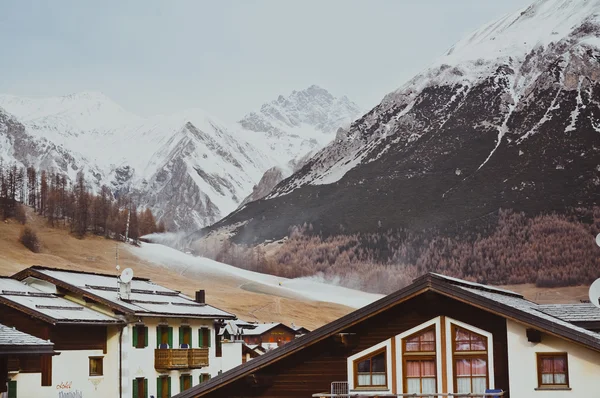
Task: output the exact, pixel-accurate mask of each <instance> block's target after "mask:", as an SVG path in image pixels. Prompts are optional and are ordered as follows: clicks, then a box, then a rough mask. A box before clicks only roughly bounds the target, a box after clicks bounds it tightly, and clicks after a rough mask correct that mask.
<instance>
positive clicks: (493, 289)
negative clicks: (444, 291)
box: [429, 272, 523, 298]
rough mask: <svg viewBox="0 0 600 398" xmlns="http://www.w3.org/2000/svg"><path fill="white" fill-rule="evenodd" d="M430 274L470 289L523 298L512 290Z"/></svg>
mask: <svg viewBox="0 0 600 398" xmlns="http://www.w3.org/2000/svg"><path fill="white" fill-rule="evenodd" d="M429 274H431V275H434V276H436V277H438V278H442V279H445V280H447V281H448V282H451V283H453V284H459V285H462V286H470V287H473V288H476V289H482V290H486V291H489V292H497V293H500V294H507V295H510V296H514V297H520V298H523V295H521V294H519V293H516V292H513V291H510V290H506V289H502V288H499V287H496V286H490V285H484V284H481V283H476V282H469V281H466V280H464V279H459V278H454V277H452V276H446V275H442V274H436V273H435V272H430V273H429Z"/></svg>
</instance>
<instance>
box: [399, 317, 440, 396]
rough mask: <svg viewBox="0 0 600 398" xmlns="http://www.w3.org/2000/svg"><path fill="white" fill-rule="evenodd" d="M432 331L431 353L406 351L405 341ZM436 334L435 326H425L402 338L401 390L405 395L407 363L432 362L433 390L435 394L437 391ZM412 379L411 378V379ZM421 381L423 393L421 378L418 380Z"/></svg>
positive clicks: (406, 390) (406, 388)
mask: <svg viewBox="0 0 600 398" xmlns="http://www.w3.org/2000/svg"><path fill="white" fill-rule="evenodd" d="M431 331H433V337H434V340H433V346H434V350H433V351H408V350H407V349H406V343H407V340H410V339H411V338H413V337H415V336H418V335H422V334H425V333H427V332H431ZM437 343H438V341H437V334H436V325H435V324H433V325H430V326H427V327H425V328H423V329H421V330H419V331H417V332H415V333H413V334H411V335H409V336H406V337H403V338H402V390H403V391H404V393H405V394H407V393H408V376H407V365H406V362H407V361H433V362H434V364H435V389H436V392H437V389H438V369H437ZM419 348H421V341H419ZM412 378H413V377H411V379H412ZM419 379H420V380H421V391H423V377H420V378H419Z"/></svg>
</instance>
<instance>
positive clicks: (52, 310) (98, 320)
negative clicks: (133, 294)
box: [0, 277, 122, 324]
mask: <svg viewBox="0 0 600 398" xmlns="http://www.w3.org/2000/svg"><path fill="white" fill-rule="evenodd" d="M0 304H3V305H6V306H9V307H12V308H15V309H16V310H19V311H22V312H25V313H27V314H29V315H31V316H34V317H36V318H39V319H42V320H44V321H46V322H49V323H52V324H58V323H90V324H91V323H94V324H113V323H119V322H122V321H121V320H119V319H118V318H116V317H113V316H110V315H106V314H103V313H101V312H98V311H96V310H93V309H91V308H88V307H85V306H83V305H80V304H77V303H74V302H72V301H70V300H67V299H64V298H62V297H59V296H57V295H56V294H52V293H47V292H44V291H42V290H39V289H36V288H34V287H32V286H28V285H26V284H25V283H23V282H21V281H18V280H15V279H10V278H6V277H0Z"/></svg>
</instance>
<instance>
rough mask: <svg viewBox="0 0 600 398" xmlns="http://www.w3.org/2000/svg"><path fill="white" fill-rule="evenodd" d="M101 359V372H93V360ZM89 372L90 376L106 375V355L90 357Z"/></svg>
mask: <svg viewBox="0 0 600 398" xmlns="http://www.w3.org/2000/svg"><path fill="white" fill-rule="evenodd" d="M93 360H100V366H99V368H100V372H96V373H92V361H93ZM88 374H89V376H90V377H102V376H104V357H102V356H92V357H88Z"/></svg>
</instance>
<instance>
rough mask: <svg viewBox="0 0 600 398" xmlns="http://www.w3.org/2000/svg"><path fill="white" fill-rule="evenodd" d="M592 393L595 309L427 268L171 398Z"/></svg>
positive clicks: (597, 356) (597, 390) (595, 385)
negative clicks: (540, 299) (534, 298)
mask: <svg viewBox="0 0 600 398" xmlns="http://www.w3.org/2000/svg"><path fill="white" fill-rule="evenodd" d="M461 394H462V395H461ZM599 394H600V309H598V308H596V307H594V306H593V305H591V304H589V303H587V304H586V303H581V304H565V305H560V304H554V305H539V304H536V303H534V302H531V301H528V300H526V299H524V298H523V296H521V295H520V294H517V293H514V292H511V291H507V290H503V289H499V288H496V287H492V286H486V285H481V284H477V283H472V282H467V281H463V280H460V279H455V278H450V277H445V276H442V275H439V274H434V273H429V274H425V275H423V276H421V277H419V278H417V279H415V280H414V281H413V283H412V284H411V285H409V286H407V287H405V288H403V289H401V290H399V291H397V292H396V293H393V294H390V295H388V296H386V297H384V298H382V299H380V300H378V301H376V302H374V303H372V304H370V305H367V306H366V307H363V308H361V309H359V310H357V311H355V312H353V313H351V314H349V315H347V316H344V317H342V318H340V319H338V320H336V321H334V322H331V323H329V324H327V325H325V326H322V327H321V328H319V329H317V330H314V331H313V332H310V333H308V334H306V335H304V336H302V337H299V338H297V339H295V340H293V341H291V342H289V343H287V344H285V345H283V346H281V347H279V348H277V349H274V350H272V351H269V352H267V353H265V354H264V355H262V356H260V357H258V358H256V359H253V360H252V361H249V362H247V363H245V364H242V365H240V366H238V367H236V368H234V369H232V370H230V371H228V372H225V373H223V374H221V375H218V376H217V377H215V378H213V379H211V380H209V381H208V382H206V383H203V384H200V385H197V386H194V387H192V388H191V389H189V390H186V391H184V392H182V393H180V394H179V395H176V398H198V397H206V398H242V397H272V398H275V397H278V398H279V397H286V398H308V397H348V396H351V397H359V396H360V397H386V396H412V397H446V396H463V397H465V396H479V397H481V396H491V397H512V398H536V397H539V398H546V397H547V398H562V397H581V398H590V397H598V396H600V395H599Z"/></svg>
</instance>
